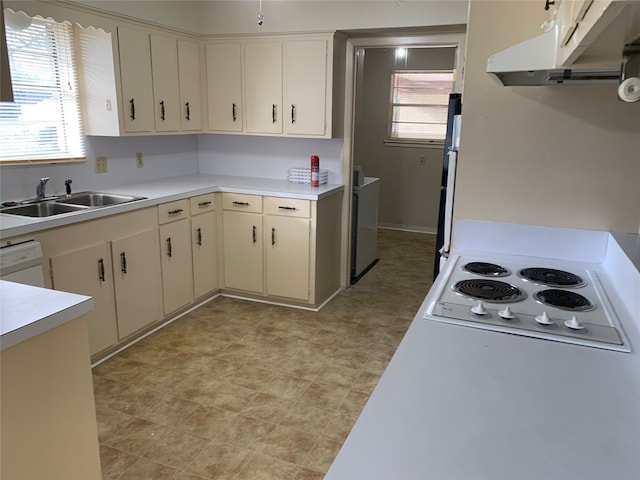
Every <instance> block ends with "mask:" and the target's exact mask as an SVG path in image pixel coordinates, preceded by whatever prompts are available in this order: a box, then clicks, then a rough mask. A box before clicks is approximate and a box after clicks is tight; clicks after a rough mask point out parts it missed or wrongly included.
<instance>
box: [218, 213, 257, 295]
mask: <svg viewBox="0 0 640 480" xmlns="http://www.w3.org/2000/svg"><path fill="white" fill-rule="evenodd" d="M223 223H224V237H223V238H224V285H225V287H227V288H234V289H237V290H245V291H248V292H255V293H262V292H263V291H264V288H263V278H262V276H263V271H264V270H263V253H262V252H263V251H262V248H263V247H262V215H261V214H257V213H245V212H230V211H225V212H224V213H223Z"/></svg>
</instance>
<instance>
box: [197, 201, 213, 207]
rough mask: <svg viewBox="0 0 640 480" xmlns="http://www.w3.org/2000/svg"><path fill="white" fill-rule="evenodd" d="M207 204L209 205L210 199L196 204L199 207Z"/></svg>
mask: <svg viewBox="0 0 640 480" xmlns="http://www.w3.org/2000/svg"><path fill="white" fill-rule="evenodd" d="M208 205H211V202H210V201H208V202H200V203H199V204H198V206H199V207H206V206H208Z"/></svg>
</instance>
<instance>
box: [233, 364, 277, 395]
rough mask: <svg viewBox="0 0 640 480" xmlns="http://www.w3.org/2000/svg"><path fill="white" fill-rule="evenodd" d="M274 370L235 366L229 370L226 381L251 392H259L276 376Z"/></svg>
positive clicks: (260, 367)
mask: <svg viewBox="0 0 640 480" xmlns="http://www.w3.org/2000/svg"><path fill="white" fill-rule="evenodd" d="M274 374H275V373H274V371H273V370H268V369H265V368H263V366H254V365H246V364H243V365H234V366H233V367H231V368H229V369H228V371H227V373H226V376H225V381H228V382H229V383H233V384H234V385H239V386H241V387H245V388H248V389H249V390H259V389H260V388H261V387H262V386H263V385H264V384H266V383H267V382H268V381H269V380H271V378H272V377H273V376H274Z"/></svg>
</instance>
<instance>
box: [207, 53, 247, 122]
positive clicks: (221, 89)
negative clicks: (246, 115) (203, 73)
mask: <svg viewBox="0 0 640 480" xmlns="http://www.w3.org/2000/svg"><path fill="white" fill-rule="evenodd" d="M206 59H207V60H206V61H207V94H208V98H209V100H208V104H209V130H214V131H220V132H241V131H242V128H243V127H242V61H241V46H240V43H220V44H212V45H207V47H206Z"/></svg>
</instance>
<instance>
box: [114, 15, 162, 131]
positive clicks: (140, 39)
mask: <svg viewBox="0 0 640 480" xmlns="http://www.w3.org/2000/svg"><path fill="white" fill-rule="evenodd" d="M118 51H119V54H120V81H121V86H122V99H121V100H122V111H123V114H124V131H125V132H135V133H143V132H148V133H150V132H153V130H154V122H153V118H154V113H153V112H154V109H153V88H152V79H151V49H150V46H149V34H148V33H146V32H144V31H140V30H132V29H129V28H124V27H118Z"/></svg>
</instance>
